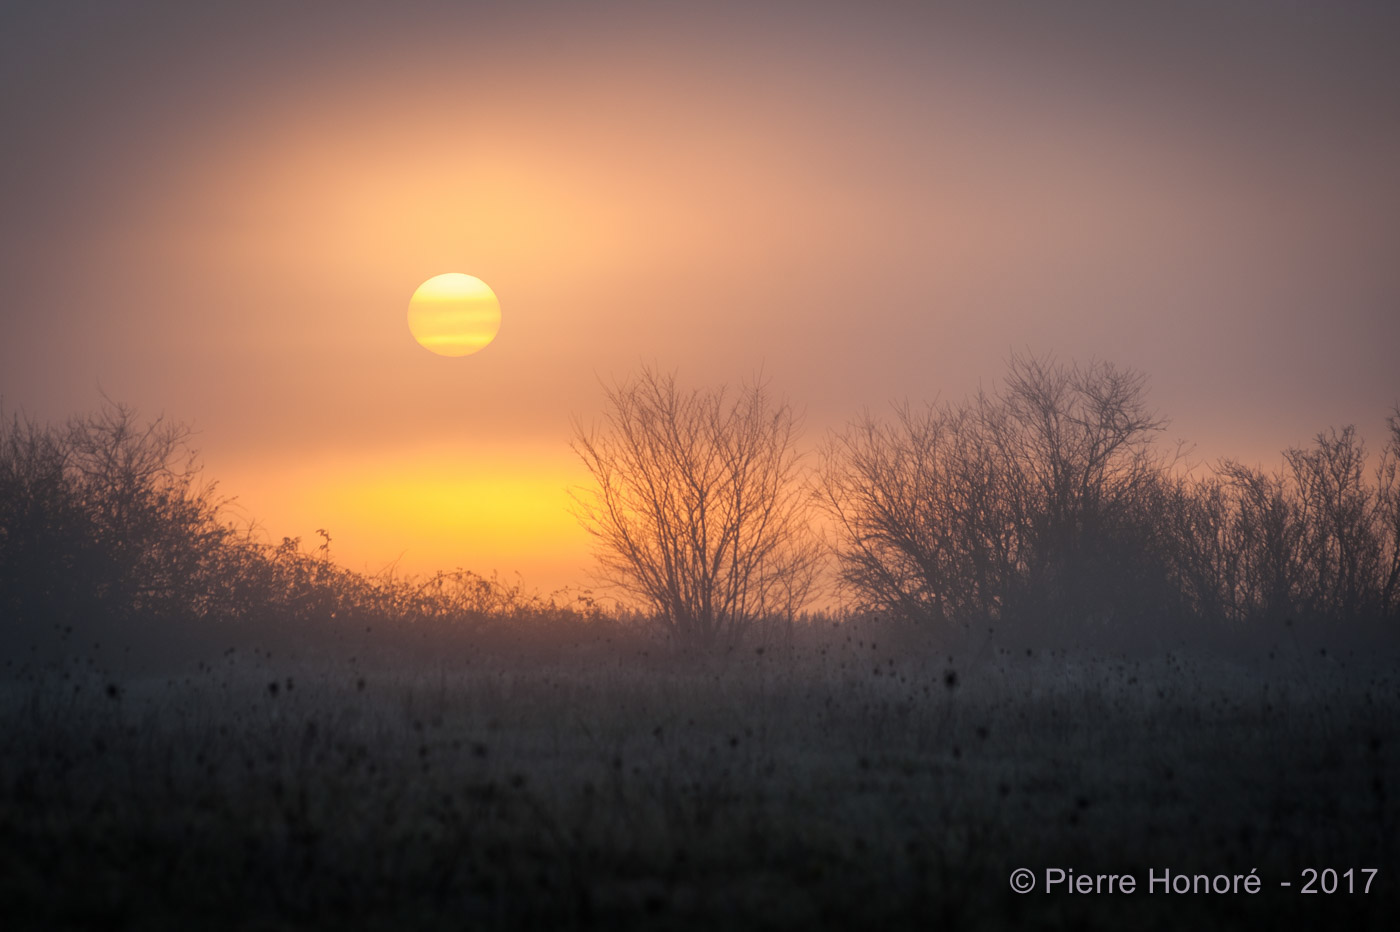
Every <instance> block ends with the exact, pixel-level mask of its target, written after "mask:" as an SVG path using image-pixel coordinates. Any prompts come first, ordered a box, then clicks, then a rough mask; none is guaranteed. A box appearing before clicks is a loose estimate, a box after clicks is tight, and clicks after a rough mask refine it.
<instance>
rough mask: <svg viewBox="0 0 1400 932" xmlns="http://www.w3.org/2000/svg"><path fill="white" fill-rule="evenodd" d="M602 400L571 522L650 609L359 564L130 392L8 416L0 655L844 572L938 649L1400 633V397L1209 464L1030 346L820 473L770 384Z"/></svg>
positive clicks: (549, 612)
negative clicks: (238, 504) (1259, 463)
mask: <svg viewBox="0 0 1400 932" xmlns="http://www.w3.org/2000/svg"><path fill="white" fill-rule="evenodd" d="M609 401H610V403H611V405H612V409H611V411H612V414H611V417H610V420H609V421H608V422H606V423H605V424H604V425H603V426H602V427H600V428H599V429H598V430H597V431H586V432H584V433H583V434H582V435H581V438H582V439H579V440H576V444H575V449H576V450H578V451H579V452H580V455H581V456H583V458H584V461H585V463H586V464H587V465H589V468H590V469H591V470H592V472H593V474H594V476H595V479H596V480H597V483H598V485H599V490H598V491H597V493H596V495H595V496H594V497H593V498H585V499H583V500H582V501H583V507H582V508H581V511H580V512H578V513H579V515H580V517H581V519H583V521H584V523H585V526H586V527H587V528H588V529H589V530H590V531H591V532H592V533H593V536H594V538H595V544H596V545H597V548H598V555H599V565H600V567H602V569H603V570H605V571H611V577H612V578H613V579H614V580H616V582H617V584H618V585H619V586H620V588H621V589H622V590H623V591H624V592H627V593H631V594H632V595H633V596H634V597H635V599H636V601H637V604H638V605H639V606H640V609H639V610H638V611H635V612H632V613H625V612H623V611H622V610H620V609H615V610H613V611H610V612H606V613H605V612H603V611H602V610H600V608H599V607H598V605H597V604H596V603H594V602H593V601H592V599H591V597H589V596H588V594H587V593H583V594H578V595H575V596H572V597H571V596H570V595H569V594H567V593H566V594H562V595H556V596H554V597H542V596H539V595H537V594H534V593H531V592H528V591H526V590H525V589H524V588H523V587H522V586H521V585H519V584H508V583H506V582H503V581H502V580H500V579H499V578H496V577H491V578H485V577H482V576H479V575H477V574H474V573H471V572H467V571H463V570H458V571H456V572H450V573H438V574H436V575H433V576H430V577H417V578H415V577H405V576H401V575H395V574H394V573H392V572H385V573H382V574H378V575H369V574H365V573H357V572H353V571H351V570H348V569H346V568H344V567H341V566H339V565H338V564H336V563H335V561H334V560H333V559H332V558H331V553H330V536H329V534H327V533H326V532H325V531H319V532H318V534H320V535H321V540H320V542H319V543H318V544H316V545H315V546H313V547H311V548H307V547H304V546H303V545H302V543H301V541H300V540H298V539H290V538H283V539H282V540H281V541H280V542H273V541H270V540H268V539H266V538H265V537H263V536H262V535H260V534H259V533H257V532H256V531H255V529H254V528H253V527H252V526H251V525H249V523H248V522H246V521H239V520H235V518H234V516H235V514H236V513H235V511H234V510H232V509H231V507H230V505H231V503H230V502H229V501H228V500H226V499H224V498H222V497H221V496H220V494H219V492H218V489H217V488H216V486H215V485H213V484H212V483H208V482H206V481H204V480H203V479H202V477H201V474H200V471H199V468H198V464H197V462H196V460H195V458H194V454H193V453H192V451H191V450H190V448H189V439H190V437H189V431H188V430H187V429H186V428H183V427H181V426H178V425H172V424H169V423H167V422H164V421H162V420H157V421H155V422H153V423H141V422H139V421H138V419H137V418H136V417H135V416H134V414H133V412H132V411H131V410H130V409H129V408H126V407H124V406H121V405H116V404H111V403H108V404H106V405H104V406H103V407H102V408H100V409H99V410H98V411H97V412H95V413H93V414H90V415H86V416H82V417H75V418H73V419H70V420H69V421H68V422H66V423H64V424H57V425H53V424H41V423H38V422H36V421H33V420H31V419H27V418H24V417H20V416H18V415H12V416H9V417H8V418H0V648H3V649H4V652H5V654H6V656H7V658H9V659H11V660H12V659H13V658H14V657H15V656H17V654H18V648H19V647H21V646H27V648H28V649H29V650H30V652H31V654H32V653H33V652H35V651H37V652H38V653H39V654H41V655H42V654H44V653H45V652H47V656H50V657H55V656H57V657H63V656H69V655H72V654H73V653H74V652H82V651H88V650H90V649H93V648H95V647H96V646H97V645H100V644H104V643H105V644H108V645H115V644H122V643H125V644H131V643H133V642H140V641H142V640H144V641H146V642H147V643H150V644H157V645H178V644H179V643H180V642H181V641H182V640H183V641H185V642H187V643H190V644H192V645H194V646H195V647H198V648H199V651H198V652H202V653H203V654H205V655H207V653H208V650H207V648H208V647H209V646H210V645H211V644H216V643H230V644H235V643H241V644H249V643H259V644H263V645H272V644H276V645H281V646H283V647H287V646H292V647H295V646H297V645H300V647H301V648H302V649H303V650H305V651H306V652H308V653H315V652H317V651H323V650H325V649H327V646H328V645H333V644H335V643H343V642H346V640H347V639H353V641H354V643H355V645H356V646H355V647H353V648H352V649H353V650H357V651H361V652H365V651H368V652H374V651H388V652H392V651H394V650H397V649H399V648H400V647H402V645H403V644H404V643H406V642H407V641H408V640H413V639H412V638H410V637H408V635H409V634H411V633H417V634H419V635H421V636H422V637H420V638H418V639H417V640H418V642H419V643H421V644H423V645H426V646H425V647H424V648H423V649H424V650H426V651H427V652H428V653H429V655H432V654H433V653H434V652H435V651H441V650H443V649H445V648H446V646H449V645H455V646H456V647H460V648H461V649H462V650H464V651H474V650H478V649H480V648H481V647H483V646H488V645H490V644H491V643H493V639H494V642H495V643H505V642H509V641H514V642H516V643H519V642H520V641H521V639H525V640H527V641H530V640H532V641H533V642H535V643H537V644H549V645H555V647H557V648H559V649H567V645H569V644H578V643H582V642H583V641H585V640H587V641H598V640H611V639H613V638H617V639H618V640H620V641H621V640H626V641H627V642H628V643H629V644H632V645H633V646H635V645H636V644H637V643H638V641H637V640H636V637H637V636H639V635H640V636H642V637H643V638H645V637H646V636H648V632H650V635H654V636H659V637H661V638H664V639H667V640H669V641H671V642H673V643H674V644H675V645H677V646H679V647H683V648H687V649H689V648H697V649H701V650H705V651H709V650H713V649H715V648H722V649H726V650H732V649H733V648H734V647H735V646H737V645H738V644H739V643H740V642H755V641H757V642H759V643H760V644H772V643H775V642H780V641H781V640H783V639H785V638H788V637H791V634H792V632H793V630H794V629H795V628H796V627H801V621H802V619H803V618H808V620H810V616H804V615H803V614H802V609H803V608H804V607H805V606H807V605H809V604H810V602H811V600H812V596H813V595H814V594H815V593H817V592H818V591H819V590H820V589H821V588H822V583H821V577H822V576H823V575H825V576H826V577H828V578H830V579H833V580H835V581H836V583H837V587H838V591H839V592H840V593H841V597H842V604H843V605H844V606H845V608H843V609H842V612H844V613H845V614H846V615H847V616H848V617H849V616H859V617H863V618H865V619H867V620H868V621H870V620H874V619H879V620H880V623H881V624H889V623H891V622H892V623H893V624H894V625H896V626H898V627H901V628H902V629H903V630H917V631H923V632H926V633H930V634H932V635H933V636H934V637H935V639H937V638H940V637H941V638H944V642H945V643H946V639H947V637H948V636H957V635H958V634H959V633H967V634H973V635H975V636H976V637H978V638H985V635H986V634H987V632H989V631H992V632H999V637H1000V639H1001V644H1002V645H1003V646H1008V647H1018V648H1019V647H1022V646H1032V645H1036V644H1040V645H1045V644H1047V643H1049V644H1058V645H1082V646H1090V647H1092V646H1094V645H1105V646H1115V647H1118V646H1131V645H1147V644H1152V643H1162V642H1164V641H1167V642H1171V643H1177V644H1179V643H1181V642H1182V641H1183V640H1191V639H1193V638H1197V639H1199V638H1200V637H1202V636H1203V633H1207V632H1216V633H1221V632H1224V633H1226V634H1228V635H1229V636H1231V637H1235V638H1236V639H1237V640H1238V639H1239V638H1252V639H1254V640H1255V641H1256V642H1258V643H1264V642H1265V641H1270V642H1277V641H1278V640H1279V638H1280V633H1281V632H1282V631H1284V630H1285V629H1287V628H1289V627H1292V628H1293V630H1294V631H1298V630H1301V629H1307V630H1309V631H1314V632H1318V631H1321V632H1328V633H1329V634H1335V635H1340V634H1348V635H1349V634H1355V633H1359V634H1361V635H1363V636H1367V637H1370V636H1373V635H1380V636H1381V637H1383V638H1385V639H1387V641H1388V642H1393V641H1394V640H1395V638H1397V637H1400V409H1397V410H1396V411H1394V412H1393V413H1392V414H1391V415H1390V417H1389V418H1388V419H1387V430H1388V433H1387V435H1386V437H1385V438H1384V442H1383V443H1382V445H1381V449H1380V451H1379V455H1378V456H1376V457H1374V458H1372V457H1371V456H1370V455H1368V452H1367V450H1366V448H1365V445H1364V444H1363V442H1362V441H1361V439H1360V437H1359V436H1358V435H1357V433H1356V431H1355V430H1354V429H1353V428H1352V427H1346V428H1343V429H1341V430H1328V431H1325V432H1323V433H1321V434H1319V435H1318V436H1317V437H1316V438H1315V439H1314V441H1313V443H1312V444H1311V445H1309V446H1307V447H1300V448H1294V449H1289V450H1287V451H1285V452H1284V454H1283V459H1282V466H1281V467H1280V468H1279V469H1277V470H1275V471H1264V470H1261V469H1259V468H1256V467H1252V466H1249V465H1246V464H1243V463H1240V462H1237V461H1233V460H1228V459H1227V460H1221V461H1219V462H1217V463H1215V464H1214V465H1213V466H1212V467H1210V468H1204V467H1199V466H1198V467H1196V468H1195V469H1188V468H1186V465H1185V464H1184V462H1183V460H1182V458H1181V456H1180V455H1179V454H1178V453H1176V452H1173V451H1172V450H1170V449H1164V448H1163V447H1162V445H1161V444H1160V443H1159V442H1158V438H1159V437H1160V435H1161V434H1162V432H1163V430H1164V428H1165V421H1164V420H1163V419H1162V418H1160V417H1159V416H1157V415H1156V414H1155V413H1154V412H1153V411H1152V410H1151V409H1150V408H1149V407H1148V405H1147V401H1146V392H1145V380H1144V378H1143V376H1142V375H1141V374H1139V373H1134V372H1125V371H1123V370H1120V369H1117V368H1115V367H1113V366H1111V365H1108V364H1103V363H1098V364H1093V365H1090V366H1087V367H1080V366H1074V365H1062V364H1060V363H1056V362H1054V361H1053V360H1048V359H1039V358H1034V357H1013V359H1012V360H1011V362H1010V365H1009V370H1008V373H1007V377H1006V379H1005V380H1004V382H1003V383H1002V385H1001V387H1000V388H999V389H998V390H997V391H995V392H984V393H979V394H978V395H976V396H974V397H971V398H968V399H966V400H963V401H960V402H949V403H943V404H931V405H927V406H924V407H915V406H912V405H904V406H901V407H898V408H897V409H896V410H895V411H894V413H893V415H892V416H890V417H885V418H879V417H875V416H873V415H872V416H866V417H864V418H862V419H860V420H859V421H858V422H856V423H854V424H852V425H851V426H850V427H849V428H848V429H846V430H845V431H843V432H841V433H839V434H835V435H832V436H831V437H829V438H828V440H827V442H826V443H825V445H824V447H823V450H822V455H821V457H820V461H819V462H818V463H817V464H816V465H815V467H814V468H812V469H810V470H809V471H808V472H807V473H806V474H805V475H803V474H802V473H800V472H799V470H798V465H799V464H798V460H797V458H796V456H795V455H794V452H793V451H794V447H793V444H794V437H795V434H794V432H793V430H792V429H791V426H792V424H793V420H792V417H793V416H792V414H791V409H790V407H788V406H787V405H785V404H784V405H777V406H774V405H772V404H770V402H769V400H768V398H767V395H766V394H765V393H764V392H763V390H762V389H761V388H755V389H753V390H752V391H750V392H748V393H747V394H741V395H738V396H735V397H734V399H732V400H726V398H725V395H724V393H723V390H718V391H711V392H708V393H703V392H702V393H695V394H694V395H686V394H684V393H681V392H679V391H678V390H677V389H676V387H675V384H674V380H673V378H671V377H660V376H658V375H656V374H654V373H644V375H643V377H642V378H640V380H637V381H635V382H634V383H629V384H628V385H626V386H623V387H622V388H619V389H618V390H616V391H615V392H613V393H612V394H611V395H609ZM813 508H816V509H818V510H820V511H824V512H825V514H826V517H827V519H828V520H827V521H826V522H820V521H816V520H814V515H813V514H812V513H811V509H813ZM822 524H825V525H826V527H827V530H828V533H827V539H826V541H825V544H824V549H821V548H818V547H817V543H818V541H817V535H816V534H815V531H814V528H816V527H818V526H820V525H822ZM823 562H825V563H826V567H825V569H823V567H822V563H823ZM821 617H822V618H823V620H829V619H830V617H831V616H830V615H828V614H824V615H822V616H821ZM826 627H829V625H828V626H826ZM371 635H372V636H371ZM187 653H189V652H187Z"/></svg>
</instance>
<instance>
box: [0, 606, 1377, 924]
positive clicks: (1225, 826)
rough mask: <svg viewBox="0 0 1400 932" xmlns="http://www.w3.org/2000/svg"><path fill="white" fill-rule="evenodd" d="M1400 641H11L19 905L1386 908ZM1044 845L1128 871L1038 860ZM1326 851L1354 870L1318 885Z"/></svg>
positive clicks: (1221, 915)
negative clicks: (1123, 648) (565, 650)
mask: <svg viewBox="0 0 1400 932" xmlns="http://www.w3.org/2000/svg"><path fill="white" fill-rule="evenodd" d="M1395 670H1396V668H1395V665H1394V664H1393V663H1385V662H1381V661H1380V660H1377V659H1375V658H1364V657H1335V656H1327V655H1309V656H1303V655H1301V654H1295V655H1293V656H1289V657H1285V656H1282V655H1280V656H1277V657H1275V658H1273V659H1265V660H1261V661H1259V662H1257V663H1254V664H1243V663H1226V662H1223V661H1212V662H1207V661H1202V660H1191V661H1187V660H1181V659H1176V658H1173V657H1171V656H1164V657H1158V658H1155V659H1151V660H1142V659H1139V660H1108V659H1097V660H1087V659H1074V658H1070V657H1067V656H1065V655H1063V654H1054V653H1034V654H1031V655H1029V656H1027V655H1026V654H1025V653H1016V654H1014V655H1013V654H1011V653H1007V652H1004V651H986V652H983V653H982V654H981V655H979V656H977V657H970V658H968V659H967V660H965V661H963V660H960V659H959V658H956V657H949V656H946V655H936V654H930V653H928V652H923V653H921V654H919V655H918V658H917V659H913V658H912V657H911V655H910V654H909V653H907V652H904V651H900V652H899V653H897V654H896V653H894V652H891V651H888V650H887V649H885V648H884V647H883V646H881V645H880V644H879V643H877V642H875V641H873V640H866V639H864V638H863V637H861V636H860V635H858V634H853V633H850V632H849V631H839V630H835V629H833V633H831V634H829V635H827V636H825V637H823V638H819V639H818V638H808V639H806V640H805V642H804V643H801V644H800V645H799V646H796V647H791V648H787V649H778V648H769V649H767V650H766V651H763V652H759V651H757V650H755V649H750V650H748V651H747V652H745V654H744V655H743V656H742V657H734V656H731V657H729V658H726V659H724V660H722V661H720V660H709V661H703V662H702V661H696V660H694V659H686V658H678V657H674V656H668V655H665V654H662V653H660V652H655V651H649V650H645V651H644V650H642V649H640V648H637V647H636V646H635V645H633V646H630V647H626V648H623V647H619V646H617V645H608V646H602V645H598V646H595V649H591V650H586V649H581V650H579V651H578V652H577V653H576V654H575V655H574V656H573V657H572V658H560V657H554V658H552V659H550V660H547V661H542V660H539V659H535V660H530V659H528V658H520V657H515V658H510V659H500V658H497V659H494V660H493V659H491V658H487V657H480V658H475V659H473V660H471V661H453V662H451V663H447V662H441V663H437V664H419V665H417V666H415V667H403V666H392V665H391V666H385V665H368V664H364V663H359V664H352V663H348V662H342V661H335V662H331V661H326V662H324V663H320V664H318V663H310V662H305V661H303V662H297V663H293V662H291V661H284V662H273V661H271V660H269V659H268V658H266V657H258V656H251V655H237V654H230V655H227V656H225V657H224V658H223V659H222V660H221V661H219V662H218V663H215V664H212V665H207V664H206V665H201V666H200V667H199V669H198V670H197V671H196V672H192V673H189V674H187V675H181V676H177V677H173V678H166V677H151V676H147V677H134V676H133V677H127V678H121V679H120V680H118V679H114V678H109V677H106V676H101V675H98V674H97V673H95V672H93V671H92V670H88V671H87V672H81V671H80V670H78V669H77V668H74V669H69V670H68V671H66V672H64V671H61V670H57V669H51V670H48V671H46V672H37V671H34V670H27V671H21V672H12V674H11V675H10V676H9V678H8V679H7V680H6V681H5V683H4V686H3V691H2V692H0V697H2V698H0V925H3V926H4V927H5V928H7V929H22V928H58V927H77V926H98V925H101V926H104V927H129V928H143V929H145V928H172V929H174V928H189V927H192V926H196V925H197V926H199V927H203V928H218V927H228V928H234V927H238V928H249V927H252V928H286V927H295V926H301V925H333V924H334V925H349V926H352V927H363V928H386V929H388V928H394V929H400V928H452V929H460V928H473V929H492V928H516V927H534V928H560V929H567V928H583V927H599V928H649V929H651V928H657V929H668V928H670V929H681V928H716V927H725V928H751V927H752V928H785V927H803V928H814V927H832V926H841V927H858V926H859V927H867V928H881V929H884V928H930V927H957V928H998V927H1005V926H1009V925H1025V924H1036V925H1045V926H1051V927H1066V926H1081V925H1083V924H1085V923H1090V924H1093V925H1100V926H1105V927H1118V928H1121V927H1135V928H1182V927H1186V926H1188V925H1191V924H1205V925H1209V926H1225V925H1229V926H1235V927H1238V926H1240V925H1256V924H1258V925H1264V924H1270V925H1281V924H1283V923H1285V922H1286V923H1287V924H1288V925H1290V926H1294V925H1299V926H1304V925H1306V926H1315V925H1319V924H1323V923H1326V924H1330V925H1332V927H1342V926H1340V925H1336V923H1343V922H1344V923H1346V927H1349V928H1381V927H1385V928H1389V927H1390V924H1389V923H1390V921H1393V917H1394V915H1396V911H1397V908H1400V885H1397V878H1396V875H1395V869H1396V867H1397V866H1398V862H1397V857H1396V855H1397V838H1398V837H1400V817H1398V816H1397V812H1398V810H1397V806H1396V795H1397V792H1400V724H1397V723H1400V716H1397V712H1400V678H1398V677H1397V674H1396V672H1395ZM1023 867H1024V868H1028V869H1030V870H1031V871H1033V873H1034V875H1035V877H1036V879H1037V888H1036V889H1035V890H1034V891H1033V892H1031V893H1028V894H1025V895H1019V894H1017V893H1014V892H1012V890H1011V888H1010V886H1009V878H1010V875H1011V873H1012V871H1013V870H1015V869H1017V868H1023ZM1047 868H1062V869H1064V870H1066V871H1068V870H1071V869H1072V870H1073V871H1074V872H1075V874H1077V875H1078V874H1100V873H1103V874H1119V875H1122V874H1132V875H1134V876H1135V877H1136V879H1137V883H1138V888H1137V890H1136V891H1135V892H1134V893H1132V894H1126V895H1125V894H1121V893H1118V894H1100V895H1092V894H1075V893H1068V892H1063V890H1062V889H1061V890H1059V891H1056V892H1053V893H1046V892H1045V891H1044V889H1043V887H1044V880H1045V871H1046V869H1047ZM1309 868H1313V869H1316V870H1322V869H1325V868H1333V869H1335V870H1336V871H1338V872H1339V873H1340V872H1343V871H1345V870H1347V869H1349V868H1350V869H1353V870H1354V871H1355V873H1354V874H1353V875H1352V877H1353V879H1354V884H1355V887H1356V889H1357V890H1358V892H1353V893H1346V892H1345V883H1346V881H1345V879H1343V881H1342V884H1343V886H1342V890H1341V891H1340V892H1337V893H1332V894H1326V893H1321V892H1319V893H1316V894H1305V893H1303V892H1301V891H1300V888H1301V887H1302V886H1303V884H1304V882H1305V881H1306V880H1307V877H1306V875H1305V873H1304V872H1305V871H1306V870H1307V869H1309ZM1362 868H1378V869H1379V874H1378V875H1376V876H1375V877H1374V878H1373V880H1372V882H1371V883H1370V890H1369V892H1367V893H1362V892H1359V889H1360V885H1361V884H1362V883H1363V882H1364V881H1365V879H1366V876H1367V875H1364V874H1362V873H1361V869H1362ZM1162 870H1170V871H1172V872H1173V873H1174V874H1176V873H1183V874H1191V875H1195V874H1202V873H1203V874H1207V875H1210V876H1212V877H1214V876H1215V875H1219V874H1227V875H1232V876H1233V875H1236V874H1243V875H1248V874H1249V873H1250V872H1251V871H1257V876H1258V877H1260V878H1261V880H1262V890H1261V892H1259V893H1258V894H1255V895H1249V894H1223V895H1221V894H1214V893H1211V894H1184V895H1177V894H1172V893H1163V892H1160V890H1158V891H1151V890H1149V879H1150V877H1151V876H1152V875H1151V873H1150V872H1153V871H1155V872H1157V876H1161V874H1160V872H1161V871H1162ZM1281 882H1291V883H1292V887H1291V888H1283V887H1281V886H1280V884H1281Z"/></svg>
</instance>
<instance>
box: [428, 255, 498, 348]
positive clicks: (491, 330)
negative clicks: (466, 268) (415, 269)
mask: <svg viewBox="0 0 1400 932" xmlns="http://www.w3.org/2000/svg"><path fill="white" fill-rule="evenodd" d="M408 329H409V330H410V331H411V332H412V333H413V339H415V340H417V341H418V342H419V343H420V344H422V345H423V348H424V349H428V350H431V351H433V352H434V353H437V354H438V355H439V356H470V355H471V354H472V353H476V352H479V351H481V350H483V349H485V348H486V346H487V345H488V344H489V343H490V342H491V341H492V340H494V339H496V333H497V332H498V331H499V330H500V329H501V302H500V301H497V300H496V294H495V292H493V291H492V290H491V289H490V288H488V287H487V285H486V283H485V282H484V281H482V280H481V279H479V278H476V277H474V276H471V275H463V274H462V273H460V272H448V273H447V274H446V275H435V276H433V277H432V278H430V279H428V280H427V281H425V282H424V283H423V284H421V285H419V286H418V290H417V291H415V292H413V297H412V298H410V299H409V302H408Z"/></svg>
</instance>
